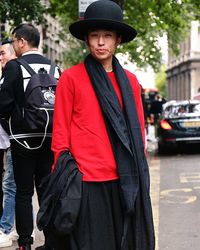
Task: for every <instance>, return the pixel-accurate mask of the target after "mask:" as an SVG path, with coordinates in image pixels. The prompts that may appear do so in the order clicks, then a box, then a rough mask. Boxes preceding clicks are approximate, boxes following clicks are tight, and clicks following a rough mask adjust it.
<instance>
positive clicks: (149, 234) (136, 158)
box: [52, 0, 154, 250]
mask: <svg viewBox="0 0 200 250" xmlns="http://www.w3.org/2000/svg"><path fill="white" fill-rule="evenodd" d="M122 17H123V15H122V10H121V8H120V7H119V5H118V4H116V3H115V2H113V1H104V0H99V1H95V2H93V3H91V4H90V5H89V6H88V8H87V9H86V12H85V14H84V19H83V20H80V21H78V22H75V23H73V24H71V25H70V26H69V30H70V32H71V34H72V35H73V36H74V37H75V38H77V39H79V40H82V41H85V42H86V44H87V46H88V49H89V52H90V54H89V55H88V56H87V57H86V58H85V60H84V62H82V63H80V64H78V65H75V66H73V67H71V68H69V69H67V70H65V71H64V72H63V73H62V75H61V77H60V79H59V83H58V86H57V90H56V101H55V110H54V123H53V134H52V150H53V151H54V156H55V162H56V160H57V159H58V158H59V155H60V154H61V152H63V151H65V150H67V151H70V153H71V155H72V156H73V157H74V159H75V160H76V163H77V165H78V168H79V170H80V172H81V173H82V174H83V180H82V200H81V207H80V211H79V216H78V219H77V221H76V224H75V227H74V229H73V231H72V232H71V233H70V234H69V235H66V236H65V237H61V236H60V237H58V240H57V242H56V243H55V246H54V248H55V249H59V250H61V249H69V250H77V249H79V250H80V249H82V250H83V249H87V250H94V249H95V250H121V249H123V250H128V249H129V250H136V249H137V250H153V249H154V229H153V221H152V210H151V202H150V197H149V170H148V165H147V161H146V157H145V150H144V142H145V138H144V134H145V132H144V131H145V128H144V114H143V108H142V101H141V91H140V85H139V83H138V80H137V78H136V76H135V75H134V74H132V73H130V72H129V71H128V70H124V69H123V68H122V66H121V65H120V63H119V62H118V60H117V59H116V57H115V56H114V54H115V51H116V48H117V46H118V45H120V44H121V43H126V42H129V41H131V40H133V39H134V38H135V36H136V34H137V32H136V30H135V29H134V28H132V27H131V26H129V25H127V24H126V23H124V22H123V20H122ZM55 162H54V165H53V169H54V166H55Z"/></svg>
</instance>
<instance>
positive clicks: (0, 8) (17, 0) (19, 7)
mask: <svg viewBox="0 0 200 250" xmlns="http://www.w3.org/2000/svg"><path fill="white" fill-rule="evenodd" d="M44 12H45V6H43V5H42V3H41V1H40V0H3V1H0V24H3V23H5V22H8V23H9V24H10V25H11V27H14V26H16V25H18V24H20V23H21V22H24V21H27V22H31V21H35V22H36V23H38V24H39V23H41V22H43V21H44V18H43V14H44Z"/></svg>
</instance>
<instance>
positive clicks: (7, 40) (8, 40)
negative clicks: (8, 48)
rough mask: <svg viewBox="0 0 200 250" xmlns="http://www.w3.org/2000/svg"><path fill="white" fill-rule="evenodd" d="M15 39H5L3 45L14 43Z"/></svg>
mask: <svg viewBox="0 0 200 250" xmlns="http://www.w3.org/2000/svg"><path fill="white" fill-rule="evenodd" d="M12 42H13V39H12V38H5V39H3V40H2V42H1V45H4V44H7V43H12Z"/></svg>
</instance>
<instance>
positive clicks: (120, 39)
mask: <svg viewBox="0 0 200 250" xmlns="http://www.w3.org/2000/svg"><path fill="white" fill-rule="evenodd" d="M121 41H122V37H121V36H118V37H117V46H118V45H120V43H121Z"/></svg>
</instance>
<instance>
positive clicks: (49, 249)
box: [35, 245, 53, 250]
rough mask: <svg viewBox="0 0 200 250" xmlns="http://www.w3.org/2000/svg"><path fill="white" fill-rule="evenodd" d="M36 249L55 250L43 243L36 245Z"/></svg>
mask: <svg viewBox="0 0 200 250" xmlns="http://www.w3.org/2000/svg"><path fill="white" fill-rule="evenodd" d="M35 250H53V248H52V247H49V246H45V245H43V246H39V247H36V248H35Z"/></svg>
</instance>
